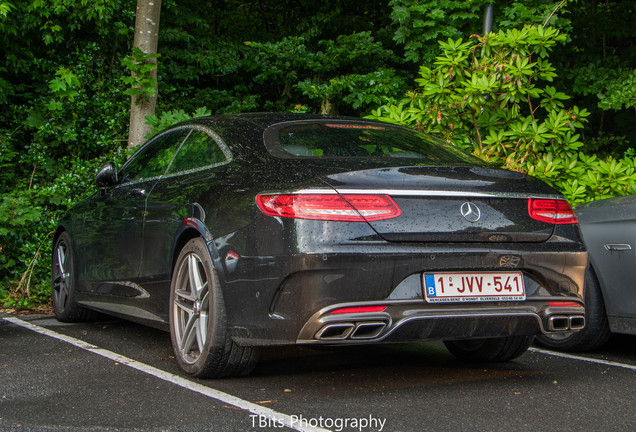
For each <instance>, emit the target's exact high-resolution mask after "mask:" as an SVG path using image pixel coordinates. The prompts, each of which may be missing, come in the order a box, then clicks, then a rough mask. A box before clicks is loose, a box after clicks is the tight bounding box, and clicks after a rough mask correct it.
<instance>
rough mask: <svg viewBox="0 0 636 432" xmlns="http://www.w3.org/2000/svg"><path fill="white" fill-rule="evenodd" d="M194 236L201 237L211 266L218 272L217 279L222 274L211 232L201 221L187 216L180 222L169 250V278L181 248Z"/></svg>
mask: <svg viewBox="0 0 636 432" xmlns="http://www.w3.org/2000/svg"><path fill="white" fill-rule="evenodd" d="M196 237H201V238H202V239H203V241H204V242H205V244H206V246H207V250H208V252H209V253H210V259H211V260H212V266H213V267H214V270H216V271H217V273H218V274H219V279H220V277H221V275H222V274H223V267H222V266H221V262H220V258H219V252H218V250H217V248H216V244H215V243H214V239H213V237H212V233H210V230H208V228H207V227H206V226H205V224H204V223H203V222H201V221H200V220H199V219H196V218H192V217H190V218H187V219H184V220H183V222H181V225H180V226H179V229H178V230H177V232H176V234H175V236H174V240H173V241H172V247H171V252H170V278H171V279H172V276H173V273H174V267H175V264H176V262H177V258H178V257H179V253H180V252H181V249H183V247H184V246H185V245H186V243H188V242H189V241H190V240H192V239H193V238H196Z"/></svg>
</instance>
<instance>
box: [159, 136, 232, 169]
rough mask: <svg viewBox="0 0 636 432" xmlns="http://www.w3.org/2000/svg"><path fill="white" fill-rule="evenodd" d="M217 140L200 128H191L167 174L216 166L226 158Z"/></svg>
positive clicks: (226, 155)
mask: <svg viewBox="0 0 636 432" xmlns="http://www.w3.org/2000/svg"><path fill="white" fill-rule="evenodd" d="M228 156H229V154H226V153H225V152H224V151H223V149H222V148H221V146H220V145H219V144H218V143H217V141H216V140H215V139H214V138H213V137H211V136H210V135H208V134H207V133H206V132H204V131H202V130H196V129H195V130H193V131H192V133H191V134H190V136H188V138H187V139H186V141H185V142H184V143H183V145H182V146H181V149H180V150H179V153H177V156H176V157H175V158H174V161H173V162H172V165H171V166H170V169H169V170H168V174H173V173H178V172H183V171H192V170H196V169H200V168H206V167H212V166H218V165H221V164H223V163H225V162H226V161H227V160H228Z"/></svg>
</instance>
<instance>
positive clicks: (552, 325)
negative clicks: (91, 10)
mask: <svg viewBox="0 0 636 432" xmlns="http://www.w3.org/2000/svg"><path fill="white" fill-rule="evenodd" d="M548 330H549V331H553V332H562V331H568V330H570V318H569V317H567V316H565V315H555V316H551V317H550V318H549V319H548Z"/></svg>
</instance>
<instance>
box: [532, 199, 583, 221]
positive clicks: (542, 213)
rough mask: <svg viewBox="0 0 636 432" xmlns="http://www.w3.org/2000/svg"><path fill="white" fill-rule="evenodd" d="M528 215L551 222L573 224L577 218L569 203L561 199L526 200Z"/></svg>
mask: <svg viewBox="0 0 636 432" xmlns="http://www.w3.org/2000/svg"><path fill="white" fill-rule="evenodd" d="M528 213H529V214H530V217H531V218H533V219H536V220H540V221H543V222H549V223H553V224H573V223H577V222H578V219H577V218H576V215H575V214H574V210H572V207H570V204H568V202H567V201H566V200H563V199H535V198H531V199H529V200H528Z"/></svg>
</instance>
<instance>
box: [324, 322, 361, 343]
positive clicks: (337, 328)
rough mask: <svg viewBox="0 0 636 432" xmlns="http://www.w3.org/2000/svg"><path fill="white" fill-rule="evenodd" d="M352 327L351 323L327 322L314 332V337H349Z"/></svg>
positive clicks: (327, 338) (336, 338)
mask: <svg viewBox="0 0 636 432" xmlns="http://www.w3.org/2000/svg"><path fill="white" fill-rule="evenodd" d="M354 328H355V325H354V324H353V323H337V324H327V325H326V326H324V327H323V328H321V329H320V330H319V331H318V333H316V339H321V340H344V339H347V338H348V337H349V335H350V334H351V332H352V331H353V329H354Z"/></svg>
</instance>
